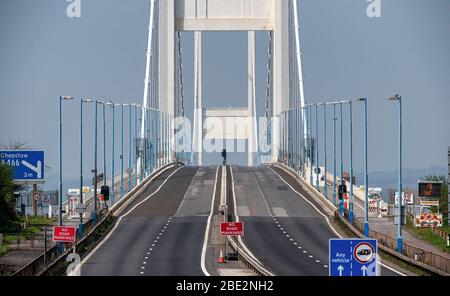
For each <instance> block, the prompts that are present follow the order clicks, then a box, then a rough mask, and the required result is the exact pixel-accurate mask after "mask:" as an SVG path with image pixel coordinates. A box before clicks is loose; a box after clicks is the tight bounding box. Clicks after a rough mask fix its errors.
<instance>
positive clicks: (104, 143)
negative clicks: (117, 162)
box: [95, 101, 108, 205]
mask: <svg viewBox="0 0 450 296" xmlns="http://www.w3.org/2000/svg"><path fill="white" fill-rule="evenodd" d="M96 103H97V104H102V119H103V186H106V115H105V105H106V104H107V103H108V102H107V101H96ZM97 104H96V105H97ZM95 115H96V118H97V109H96V111H95ZM96 122H97V119H96ZM95 133H96V134H97V123H96V124H95ZM95 142H96V143H95V158H96V160H95V183H97V136H96V137H95ZM96 186H97V184H95V187H96ZM95 190H96V191H97V189H96V188H95ZM96 193H97V192H96ZM104 202H105V205H106V200H104ZM96 204H97V203H96Z"/></svg>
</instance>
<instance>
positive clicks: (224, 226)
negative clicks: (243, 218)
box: [220, 222, 244, 236]
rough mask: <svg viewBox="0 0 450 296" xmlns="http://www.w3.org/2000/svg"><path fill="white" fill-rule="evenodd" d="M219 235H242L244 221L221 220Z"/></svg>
mask: <svg viewBox="0 0 450 296" xmlns="http://www.w3.org/2000/svg"><path fill="white" fill-rule="evenodd" d="M220 235H222V236H227V235H232V236H244V222H221V223H220Z"/></svg>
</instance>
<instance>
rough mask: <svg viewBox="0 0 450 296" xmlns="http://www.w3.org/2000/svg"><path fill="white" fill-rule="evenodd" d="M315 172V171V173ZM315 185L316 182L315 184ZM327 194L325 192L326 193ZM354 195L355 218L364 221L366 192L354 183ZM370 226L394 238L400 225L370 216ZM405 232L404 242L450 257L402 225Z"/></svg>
mask: <svg viewBox="0 0 450 296" xmlns="http://www.w3.org/2000/svg"><path fill="white" fill-rule="evenodd" d="M309 171H310V170H309V169H307V173H306V180H307V181H309V180H310V179H309ZM313 174H314V173H313ZM332 182H333V175H332V174H330V173H328V174H327V193H328V194H327V196H328V199H329V200H330V201H331V202H332V201H333V183H332ZM346 184H347V190H349V189H348V188H349V187H350V183H349V182H346ZM314 185H315V184H314ZM319 190H320V191H321V192H322V193H324V187H320V188H319ZM324 195H325V194H324ZM353 196H354V208H353V209H354V212H355V218H356V219H358V220H359V221H361V223H364V202H363V197H364V193H363V191H361V189H360V188H359V187H357V186H355V185H354V187H353ZM369 228H370V229H371V230H374V231H376V232H379V233H382V234H385V235H388V236H390V237H392V238H394V239H396V238H397V231H398V225H396V224H394V219H393V217H391V218H389V217H369ZM402 234H403V242H404V243H406V244H409V245H411V246H413V247H416V248H420V249H423V250H424V251H427V252H430V253H434V254H436V255H440V256H442V257H445V258H448V259H450V254H449V253H447V252H444V251H442V250H441V249H439V248H438V247H436V246H434V245H433V244H431V243H429V242H427V241H425V240H422V239H420V238H419V237H417V235H415V234H414V233H412V232H410V231H409V230H407V229H406V228H405V227H402Z"/></svg>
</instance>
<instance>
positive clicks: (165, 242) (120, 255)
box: [81, 167, 216, 276]
mask: <svg viewBox="0 0 450 296" xmlns="http://www.w3.org/2000/svg"><path fill="white" fill-rule="evenodd" d="M215 169H216V168H215V167H202V168H198V167H183V168H180V169H178V170H177V171H176V172H175V173H174V174H173V176H171V177H170V178H169V179H167V177H168V176H169V175H170V174H171V173H173V172H174V171H175V170H176V169H171V170H169V171H166V172H165V173H163V174H162V175H161V176H160V177H159V178H158V179H157V180H156V181H155V182H154V183H153V184H152V185H150V186H149V187H148V188H147V189H146V190H145V192H144V193H143V194H141V195H140V196H139V197H137V198H136V199H135V200H134V201H133V202H132V203H131V204H130V205H129V206H128V207H127V209H126V210H124V211H123V212H122V213H123V214H122V215H125V216H123V218H122V219H121V221H120V223H119V224H118V226H117V227H116V228H115V229H114V230H113V232H112V233H111V235H110V236H109V237H107V239H105V241H104V242H103V244H102V245H101V246H100V247H99V248H98V249H97V250H95V252H93V253H92V254H91V256H90V257H88V259H87V260H86V261H85V262H84V263H83V265H82V268H81V275H174V276H175V275H178V276H187V275H204V274H203V272H202V270H201V262H200V261H201V250H202V245H203V240H204V234H205V229H206V223H207V218H208V215H209V212H210V207H211V199H212V192H213V186H214V181H215ZM166 179H167V182H166V183H165V184H164V186H162V187H161V189H160V190H159V191H158V192H156V193H154V192H155V190H157V188H158V187H160V186H161V184H163V182H164V181H165V180H166ZM152 193H154V195H153V196H151V197H150V198H148V199H147V200H145V199H146V198H147V197H148V196H150V195H151V194H152ZM144 200H145V201H144ZM139 203H140V204H139ZM138 204H139V205H138ZM127 212H128V213H127Z"/></svg>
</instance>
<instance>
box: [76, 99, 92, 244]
mask: <svg viewBox="0 0 450 296" xmlns="http://www.w3.org/2000/svg"><path fill="white" fill-rule="evenodd" d="M92 102H93V101H92V100H89V99H81V100H80V203H81V204H83V202H84V201H83V103H92ZM83 228H84V227H83V213H80V225H79V227H78V229H79V233H80V236H83Z"/></svg>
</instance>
